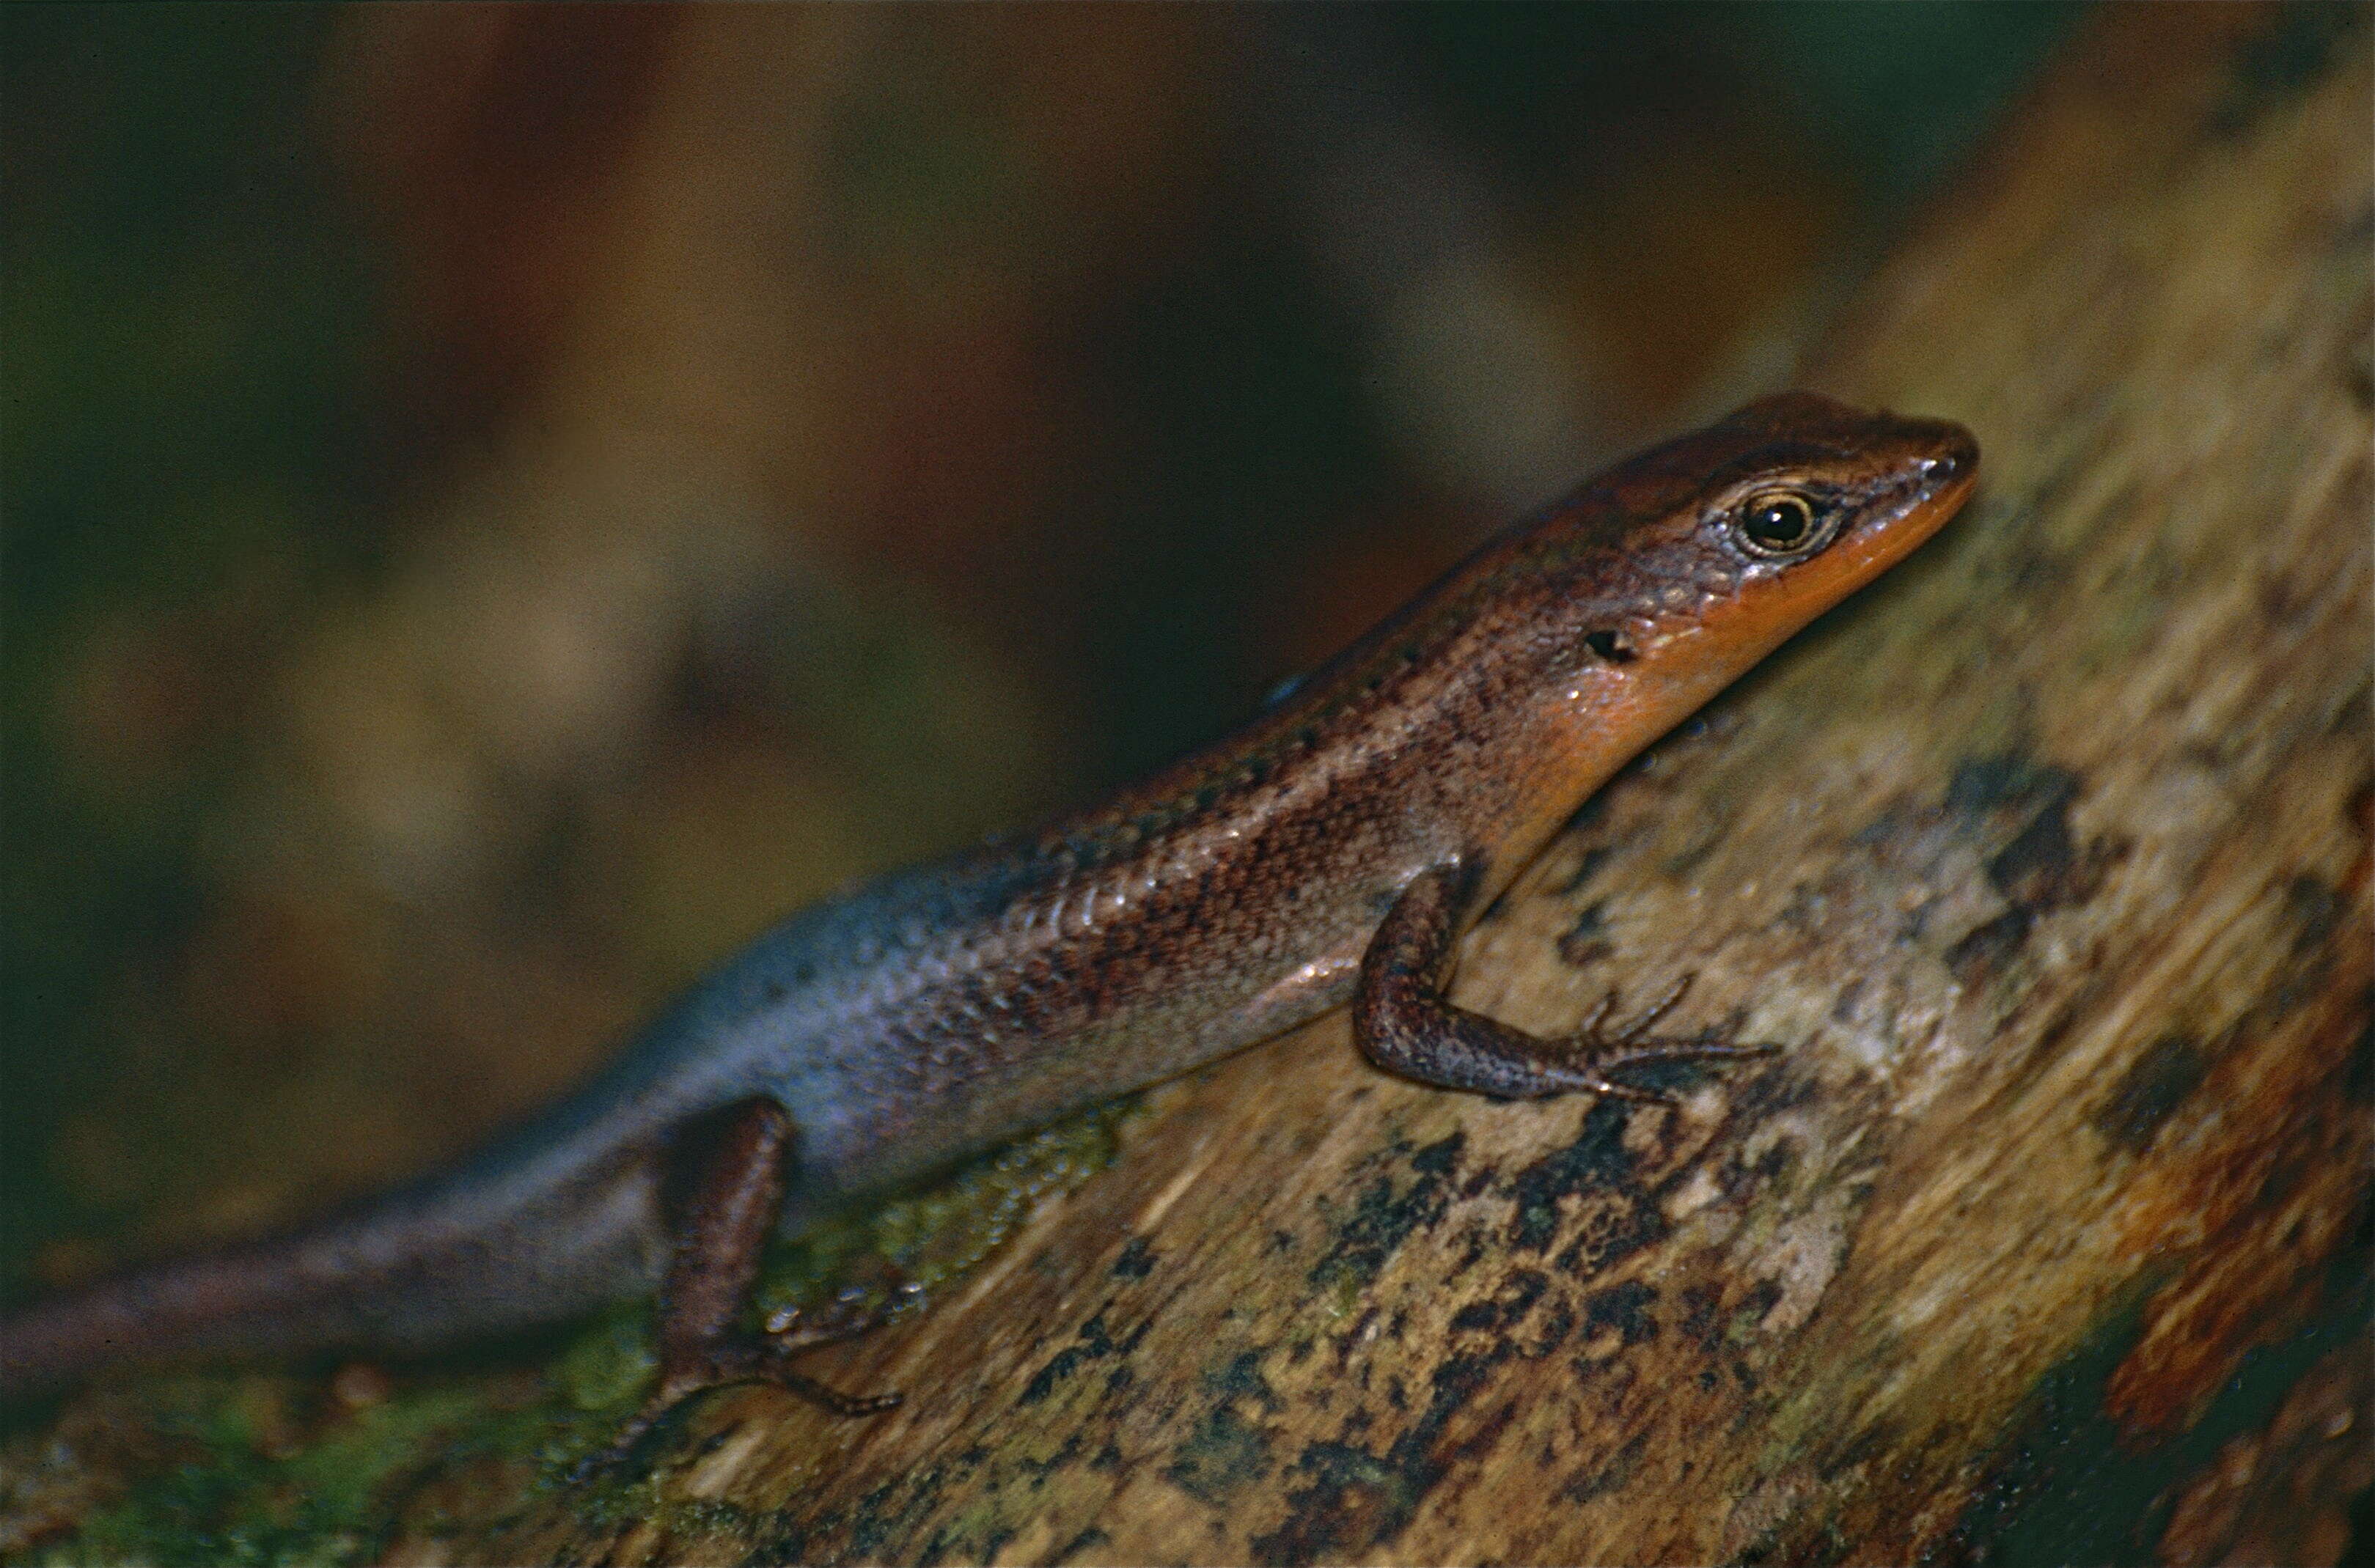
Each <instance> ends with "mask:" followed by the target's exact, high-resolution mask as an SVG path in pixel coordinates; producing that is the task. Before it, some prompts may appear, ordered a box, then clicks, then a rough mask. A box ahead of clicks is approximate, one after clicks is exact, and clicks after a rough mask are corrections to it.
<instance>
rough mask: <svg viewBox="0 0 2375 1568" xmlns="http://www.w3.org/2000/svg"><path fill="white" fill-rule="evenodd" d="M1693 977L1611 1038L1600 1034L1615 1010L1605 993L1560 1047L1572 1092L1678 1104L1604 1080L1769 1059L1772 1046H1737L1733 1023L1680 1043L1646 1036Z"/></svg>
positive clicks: (1679, 983) (1775, 1047)
mask: <svg viewBox="0 0 2375 1568" xmlns="http://www.w3.org/2000/svg"><path fill="white" fill-rule="evenodd" d="M1697 978H1698V976H1697V975H1696V973H1691V974H1685V975H1684V976H1683V977H1682V978H1681V979H1680V980H1677V981H1676V982H1674V984H1673V988H1672V990H1670V991H1668V992H1667V993H1666V994H1665V995H1664V996H1660V997H1659V998H1658V1000H1657V1001H1655V1002H1654V1003H1652V1004H1650V1006H1649V1008H1648V1010H1646V1011H1645V1012H1643V1013H1642V1014H1641V1015H1640V1016H1639V1017H1637V1018H1636V1019H1634V1020H1633V1021H1632V1022H1630V1023H1627V1024H1625V1025H1623V1026H1622V1027H1620V1028H1618V1029H1616V1030H1615V1031H1614V1032H1602V1031H1601V1025H1602V1024H1604V1023H1606V1022H1607V1021H1608V1015H1609V1014H1611V1013H1613V1012H1614V1011H1615V1010H1616V993H1615V992H1614V991H1613V990H1612V991H1610V992H1609V993H1608V995H1606V996H1602V997H1601V999H1600V1001H1599V1003H1598V1005H1596V1006H1595V1007H1593V1008H1592V1009H1591V1011H1590V1013H1589V1015H1587V1016H1586V1017H1585V1019H1584V1020H1583V1023H1582V1024H1581V1026H1580V1027H1578V1028H1577V1030H1576V1032H1575V1033H1574V1034H1573V1035H1571V1036H1569V1037H1568V1040H1567V1042H1566V1043H1567V1045H1568V1046H1569V1048H1570V1049H1571V1050H1572V1051H1573V1052H1574V1057H1573V1059H1572V1060H1571V1061H1570V1063H1569V1064H1568V1069H1569V1070H1570V1071H1571V1072H1573V1073H1574V1075H1575V1077H1576V1079H1577V1083H1576V1087H1577V1089H1585V1090H1589V1091H1591V1092H1592V1093H1594V1094H1599V1095H1603V1096H1605V1097H1607V1098H1608V1099H1611V1100H1630V1101H1633V1102H1636V1103H1637V1104H1643V1105H1672V1104H1676V1103H1679V1102H1677V1101H1676V1100H1675V1098H1674V1097H1673V1096H1672V1095H1671V1094H1663V1093H1660V1092H1659V1091H1656V1090H1651V1089H1636V1088H1634V1087H1633V1086H1632V1085H1630V1084H1625V1083H1619V1082H1617V1081H1616V1080H1615V1079H1612V1078H1610V1077H1609V1076H1608V1075H1609V1074H1610V1073H1612V1072H1617V1071H1621V1070H1623V1069H1624V1068H1626V1067H1650V1066H1654V1065H1656V1064H1658V1063H1660V1062H1688V1061H1709V1060H1715V1061H1721V1060H1729V1059H1731V1058H1734V1057H1740V1056H1770V1055H1774V1054H1775V1053H1777V1052H1778V1051H1779V1050H1780V1049H1781V1047H1780V1046H1778V1045H1771V1044H1760V1045H1740V1044H1735V1043H1733V1037H1734V1036H1735V1035H1737V1034H1738V1033H1739V1032H1740V1022H1739V1020H1737V1019H1731V1020H1726V1021H1725V1022H1724V1023H1723V1024H1722V1025H1721V1026H1720V1027H1719V1028H1716V1029H1709V1030H1704V1031H1702V1032H1699V1033H1698V1034H1696V1035H1694V1036H1692V1037H1691V1038H1689V1039H1686V1040H1677V1039H1672V1038H1665V1037H1660V1036H1657V1035H1652V1034H1651V1033H1650V1032H1649V1031H1650V1030H1651V1029H1653V1028H1655V1027H1656V1026H1657V1022H1658V1020H1660V1019H1661V1018H1664V1017H1665V1016H1666V1015H1667V1014H1668V1013H1670V1012H1672V1011H1673V1010H1674V1008H1676V1007H1677V1006H1679V1005H1680V1004H1681V1002H1682V999H1683V998H1684V996H1688V995H1689V994H1690V989H1691V983H1692V982H1693V981H1695V980H1696V979H1697Z"/></svg>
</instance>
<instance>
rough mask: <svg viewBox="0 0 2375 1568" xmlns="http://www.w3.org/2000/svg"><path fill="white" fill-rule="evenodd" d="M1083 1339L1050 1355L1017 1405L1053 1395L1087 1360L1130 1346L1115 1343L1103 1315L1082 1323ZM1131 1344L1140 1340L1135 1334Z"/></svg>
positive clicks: (1023, 1391) (1024, 1389) (1081, 1333)
mask: <svg viewBox="0 0 2375 1568" xmlns="http://www.w3.org/2000/svg"><path fill="white" fill-rule="evenodd" d="M1145 1331H1146V1330H1145V1329H1144V1327H1143V1326H1141V1327H1140V1330H1139V1333H1140V1334H1143V1333H1144V1332H1145ZM1080 1341H1081V1342H1080V1343H1079V1344H1077V1345H1067V1346H1065V1347H1064V1348H1063V1349H1062V1350H1058V1351H1057V1352H1056V1353H1055V1354H1054V1355H1053V1356H1050V1357H1049V1358H1048V1359H1047V1364H1046V1366H1043V1367H1041V1368H1040V1369H1039V1371H1038V1372H1037V1373H1035V1374H1034V1375H1033V1377H1032V1379H1031V1381H1030V1382H1029V1383H1027V1384H1025V1385H1023V1387H1022V1393H1021V1394H1019V1395H1017V1396H1015V1400H1014V1402H1015V1403H1016V1404H1018V1405H1035V1404H1037V1403H1039V1402H1040V1401H1041V1400H1042V1399H1045V1398H1046V1397H1047V1396H1048V1395H1050V1394H1053V1393H1054V1392H1055V1391H1056V1385H1058V1384H1059V1383H1061V1382H1063V1381H1064V1380H1065V1379H1066V1378H1069V1377H1070V1376H1071V1375H1072V1374H1073V1373H1076V1372H1078V1371H1080V1370H1081V1366H1082V1365H1084V1364H1085V1363H1087V1362H1093V1361H1097V1360H1100V1359H1102V1358H1104V1357H1106V1356H1110V1355H1112V1354H1114V1353H1115V1352H1116V1351H1117V1350H1128V1346H1127V1345H1123V1346H1117V1345H1116V1344H1115V1343H1114V1340H1113V1336H1112V1334H1111V1333H1110V1332H1109V1331H1108V1330H1107V1329H1106V1327H1105V1318H1104V1317H1103V1316H1102V1315H1099V1316H1096V1317H1093V1318H1091V1319H1089V1320H1088V1322H1086V1323H1084V1324H1082V1325H1081V1331H1080ZM1130 1343H1131V1344H1135V1343H1137V1336H1136V1335H1133V1336H1132V1337H1131V1339H1130Z"/></svg>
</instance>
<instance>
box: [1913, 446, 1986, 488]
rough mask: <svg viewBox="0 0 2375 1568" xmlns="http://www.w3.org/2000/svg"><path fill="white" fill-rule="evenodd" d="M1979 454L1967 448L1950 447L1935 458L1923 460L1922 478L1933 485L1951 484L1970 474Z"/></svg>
mask: <svg viewBox="0 0 2375 1568" xmlns="http://www.w3.org/2000/svg"><path fill="white" fill-rule="evenodd" d="M1977 455H1978V454H1976V453H1974V452H1972V451H1971V449H1970V448H1968V447H1967V446H1950V447H1948V448H1947V449H1946V450H1945V451H1944V452H1942V453H1940V454H1938V455H1937V456H1935V457H1925V458H1923V459H1922V460H1921V477H1923V478H1925V479H1927V480H1929V481H1930V482H1931V483H1932V484H1933V485H1944V484H1951V483H1952V482H1953V481H1955V480H1956V479H1959V478H1961V477H1963V476H1964V475H1965V474H1967V473H1968V472H1970V469H1971V460H1972V459H1973V458H1974V457H1976V456H1977Z"/></svg>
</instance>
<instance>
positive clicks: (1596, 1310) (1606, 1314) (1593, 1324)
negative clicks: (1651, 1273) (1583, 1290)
mask: <svg viewBox="0 0 2375 1568" xmlns="http://www.w3.org/2000/svg"><path fill="white" fill-rule="evenodd" d="M1657 1304H1658V1292H1657V1291H1656V1289H1655V1288H1654V1287H1652V1286H1648V1285H1644V1284H1642V1283H1641V1282H1640V1281H1639V1280H1637V1279H1627V1280H1625V1281H1623V1282H1622V1283H1620V1284H1615V1285H1611V1286H1610V1287H1608V1289H1606V1290H1604V1291H1593V1292H1592V1293H1591V1294H1590V1295H1588V1296H1586V1297H1584V1298H1583V1328H1584V1335H1585V1338H1587V1339H1589V1338H1591V1337H1592V1336H1594V1335H1598V1334H1603V1333H1606V1332H1608V1331H1609V1330H1611V1329H1613V1330H1614V1331H1615V1332H1616V1333H1617V1335H1618V1336H1619V1337H1620V1338H1622V1340H1623V1341H1624V1343H1625V1344H1627V1345H1638V1344H1643V1343H1645V1342H1647V1341H1649V1340H1652V1339H1655V1338H1657V1337H1658V1320H1657V1319H1656V1318H1655V1317H1653V1316H1652V1315H1650V1309H1651V1308H1652V1307H1654V1306H1656V1305H1657Z"/></svg>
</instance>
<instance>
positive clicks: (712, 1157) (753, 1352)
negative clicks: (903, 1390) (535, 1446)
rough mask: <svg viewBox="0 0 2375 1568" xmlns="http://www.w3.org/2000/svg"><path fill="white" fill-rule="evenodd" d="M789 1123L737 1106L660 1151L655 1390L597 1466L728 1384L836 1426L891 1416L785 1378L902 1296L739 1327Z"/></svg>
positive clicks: (797, 1377) (772, 1107) (867, 1403)
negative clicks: (762, 1391) (839, 1420)
mask: <svg viewBox="0 0 2375 1568" xmlns="http://www.w3.org/2000/svg"><path fill="white" fill-rule="evenodd" d="M792 1138H793V1129H792V1119H791V1117H790V1116H789V1115H788V1114H786V1112H785V1110H784V1108H783V1107H782V1106H781V1105H779V1104H777V1103H776V1102H774V1101H773V1100H768V1099H763V1098H762V1099H752V1100H745V1101H742V1102H738V1103H737V1104H734V1105H729V1106H727V1107H726V1108H725V1109H724V1110H722V1111H718V1112H716V1113H715V1114H711V1115H708V1116H703V1117H702V1118H701V1119H700V1120H698V1121H697V1122H695V1123H693V1124H692V1125H691V1126H688V1127H686V1128H685V1129H684V1130H683V1132H681V1133H680V1134H679V1136H678V1138H677V1139H676V1145H675V1147H674V1149H671V1150H670V1155H671V1160H670V1164H671V1167H672V1169H671V1172H670V1174H671V1176H672V1177H674V1178H675V1180H674V1181H673V1183H672V1184H671V1185H672V1186H673V1187H674V1188H675V1190H674V1191H673V1192H672V1193H671V1194H670V1202H669V1203H668V1224H669V1228H670V1234H671V1235H672V1237H673V1239H674V1250H673V1251H672V1252H671V1253H670V1255H669V1257H668V1278H667V1279H666V1281H665V1282H664V1283H663V1284H662V1286H661V1287H660V1299H659V1322H658V1327H657V1331H656V1336H655V1337H656V1340H657V1345H656V1349H657V1351H658V1359H659V1382H658V1385H657V1386H656V1387H655V1388H654V1389H653V1391H652V1395H651V1397H650V1398H649V1399H648V1400H646V1401H645V1402H644V1408H643V1409H641V1410H640V1411H638V1412H637V1413H636V1415H635V1417H634V1419H633V1420H632V1421H629V1422H628V1423H627V1424H626V1426H625V1427H624V1428H623V1429H621V1430H620V1432H619V1434H618V1436H617V1437H616V1438H615V1439H614V1440H613V1441H612V1443H611V1444H610V1446H609V1449H608V1450H606V1451H605V1453H604V1454H603V1455H602V1456H600V1457H599V1460H598V1462H599V1463H601V1464H605V1465H608V1464H615V1463H617V1462H618V1461H620V1460H621V1459H623V1458H624V1457H625V1456H626V1454H627V1452H628V1451H629V1449H631V1448H632V1446H633V1445H634V1444H636V1443H637V1442H638V1441H639V1440H640V1439H641V1438H642V1437H643V1435H644V1433H645V1432H648V1431H650V1430H651V1428H652V1427H653V1426H654V1425H655V1424H656V1423H657V1422H658V1421H660V1419H661V1418H662V1417H664V1416H666V1415H667V1414H668V1412H669V1411H670V1410H672V1409H675V1408H676V1407H677V1406H678V1405H679V1404H681V1403H682V1402H683V1401H684V1400H685V1399H687V1398H689V1397H691V1396H693V1395H695V1394H699V1393H702V1392H703V1391H704V1390H706V1389H711V1388H717V1387H723V1386H725V1385H727V1384H734V1383H772V1384H774V1385H777V1386H778V1387H781V1388H786V1389H788V1390H790V1391H791V1392H793V1393H795V1394H798V1395H799V1396H800V1397H803V1398H805V1399H808V1400H810V1401H812V1402H813V1403H815V1404H818V1405H821V1406H823V1407H824V1408H825V1409H828V1410H831V1411H833V1413H834V1414H836V1415H844V1416H864V1415H872V1414H875V1413H876V1412H878V1411H881V1410H888V1409H893V1408H895V1407H896V1406H897V1405H898V1403H899V1400H900V1396H898V1395H896V1394H878V1395H871V1396H865V1397H860V1396H856V1395H849V1394H844V1393H842V1392H841V1391H840V1390H838V1389H834V1388H829V1387H827V1386H825V1385H823V1384H821V1383H819V1382H817V1381H816V1380H815V1379H814V1378H811V1377H808V1376H806V1375H804V1374H802V1373H798V1372H795V1371H793V1370H792V1367H791V1365H790V1357H791V1355H792V1354H793V1353H794V1352H795V1351H798V1350H808V1349H810V1348H812V1347H814V1346H818V1345H828V1344H832V1343H833V1342H835V1341H837V1340H841V1339H848V1338H855V1337H857V1335H860V1334H863V1333H865V1332H866V1331H867V1330H868V1329H870V1328H872V1327H875V1326H877V1325H879V1324H880V1323H881V1322H882V1321H883V1320H884V1319H885V1318H886V1317H888V1316H890V1315H891V1314H892V1312H893V1311H895V1310H897V1308H898V1307H900V1306H902V1305H904V1304H905V1303H906V1302H907V1301H909V1300H910V1299H912V1298H913V1296H914V1294H915V1293H916V1292H915V1290H914V1288H913V1287H904V1288H903V1289H902V1290H900V1291H894V1292H893V1294H892V1305H891V1306H889V1307H885V1308H882V1309H880V1310H876V1311H867V1310H863V1309H861V1308H859V1307H858V1306H857V1303H854V1302H849V1301H845V1302H843V1303H839V1304H838V1307H837V1310H836V1311H835V1312H834V1313H833V1314H830V1315H828V1316H827V1317H826V1318H825V1319H824V1320H823V1321H822V1322H820V1323H814V1324H808V1323H800V1322H798V1320H797V1315H786V1316H785V1317H782V1318H779V1319H778V1320H777V1321H776V1322H774V1323H771V1324H769V1325H768V1332H767V1333H766V1334H765V1335H755V1334H751V1333H749V1332H747V1331H746V1330H745V1329H744V1328H743V1327H742V1318H743V1315H744V1314H745V1313H746V1312H748V1310H749V1309H750V1290H751V1287H752V1286H753V1285H754V1284H756V1283H757V1281H758V1278H759V1264H760V1260H761V1258H762V1256H763V1255H764V1253H765V1250H766V1245H767V1238H768V1237H769V1236H770V1235H772V1234H773V1233H774V1229H775V1220H776V1217H777V1215H778V1214H779V1212H780V1211H781V1209H782V1208H783V1202H784V1186H785V1183H786V1178H787V1176H788V1174H789V1169H790V1156H791V1149H792Z"/></svg>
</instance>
